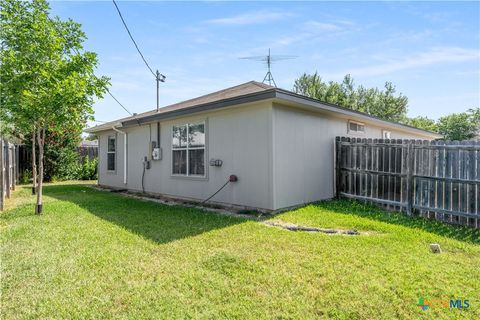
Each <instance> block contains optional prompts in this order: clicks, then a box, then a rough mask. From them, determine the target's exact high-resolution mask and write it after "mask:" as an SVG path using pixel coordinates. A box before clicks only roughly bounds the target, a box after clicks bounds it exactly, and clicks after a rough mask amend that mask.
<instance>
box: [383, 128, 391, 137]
mask: <svg viewBox="0 0 480 320" xmlns="http://www.w3.org/2000/svg"><path fill="white" fill-rule="evenodd" d="M391 136H392V132H390V131H388V130H382V139H391V138H390V137H391Z"/></svg>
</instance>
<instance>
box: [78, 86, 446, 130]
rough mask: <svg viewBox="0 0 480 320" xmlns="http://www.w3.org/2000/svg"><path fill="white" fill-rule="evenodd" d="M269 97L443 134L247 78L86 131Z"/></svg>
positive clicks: (107, 128)
mask: <svg viewBox="0 0 480 320" xmlns="http://www.w3.org/2000/svg"><path fill="white" fill-rule="evenodd" d="M266 99H275V100H279V101H284V102H290V103H292V104H299V105H306V106H309V107H312V108H314V109H321V110H325V111H330V112H334V113H341V114H344V115H347V116H354V117H356V118H361V119H363V120H365V121H374V122H377V123H379V124H383V125H387V126H393V127H397V128H399V129H403V130H407V131H414V132H417V133H419V134H423V135H426V136H431V137H436V138H441V137H442V136H441V135H439V134H437V133H434V132H430V131H426V130H422V129H418V128H415V127H412V126H408V125H404V124H401V123H398V122H393V121H388V120H383V119H380V118H377V117H374V116H371V115H369V114H366V113H363V112H359V111H355V110H352V109H348V108H345V107H341V106H338V105H334V104H331V103H326V102H322V101H320V100H316V99H313V98H309V97H306V96H303V95H300V94H296V93H294V92H291V91H288V90H284V89H279V88H275V87H272V86H269V85H266V84H264V83H260V82H256V81H250V82H246V83H243V84H241V85H238V86H234V87H230V88H227V89H224V90H221V91H217V92H213V93H210V94H207V95H204V96H200V97H198V98H194V99H190V100H186V101H183V102H179V103H176V104H172V105H169V106H167V107H163V108H160V109H159V110H158V111H157V110H152V111H148V112H144V113H141V114H137V115H134V116H131V117H127V118H123V119H119V120H116V121H111V122H107V123H104V124H101V125H98V126H95V127H92V128H88V129H86V130H85V131H86V132H99V131H105V130H110V129H111V128H112V126H130V125H139V124H144V123H149V122H154V121H159V120H162V119H166V118H171V117H178V116H183V115H187V114H191V113H195V112H201V111H207V110H214V109H220V108H225V107H231V106H234V105H239V104H243V103H249V102H256V101H261V100H266Z"/></svg>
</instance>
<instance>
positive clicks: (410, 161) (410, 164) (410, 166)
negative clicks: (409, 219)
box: [405, 140, 415, 216]
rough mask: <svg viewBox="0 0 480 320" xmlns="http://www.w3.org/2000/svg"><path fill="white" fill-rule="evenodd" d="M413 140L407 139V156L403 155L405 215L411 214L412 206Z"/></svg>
mask: <svg viewBox="0 0 480 320" xmlns="http://www.w3.org/2000/svg"><path fill="white" fill-rule="evenodd" d="M413 144H414V142H413V141H411V140H410V141H409V142H408V147H407V156H406V157H405V161H407V215H409V216H411V215H412V211H413V210H412V207H413V187H414V185H413V170H414V168H413V166H414V159H415V154H414V152H415V149H414V147H413Z"/></svg>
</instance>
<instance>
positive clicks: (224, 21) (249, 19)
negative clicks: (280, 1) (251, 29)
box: [206, 11, 292, 25]
mask: <svg viewBox="0 0 480 320" xmlns="http://www.w3.org/2000/svg"><path fill="white" fill-rule="evenodd" d="M290 16H292V13H290V12H281V11H256V12H248V13H243V14H239V15H236V16H232V17H225V18H218V19H212V20H207V21H206V22H207V23H210V24H218V25H249V24H262V23H268V22H272V21H278V20H281V19H285V18H287V17H290Z"/></svg>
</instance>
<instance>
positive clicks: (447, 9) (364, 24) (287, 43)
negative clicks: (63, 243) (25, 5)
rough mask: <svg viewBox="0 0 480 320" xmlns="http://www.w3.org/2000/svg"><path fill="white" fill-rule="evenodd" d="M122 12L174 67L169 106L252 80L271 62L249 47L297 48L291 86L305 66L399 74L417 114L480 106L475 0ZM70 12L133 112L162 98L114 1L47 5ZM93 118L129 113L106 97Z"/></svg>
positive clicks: (287, 70)
mask: <svg viewBox="0 0 480 320" xmlns="http://www.w3.org/2000/svg"><path fill="white" fill-rule="evenodd" d="M118 5H119V7H120V9H121V10H122V13H123V15H124V18H125V19H126V21H127V24H128V25H129V27H130V30H131V32H132V33H133V35H134V37H135V39H136V41H137V43H138V44H139V46H140V48H141V50H142V51H143V53H144V55H145V57H146V59H147V61H148V62H149V63H150V65H151V66H152V67H153V68H154V69H157V68H158V69H159V70H160V72H162V73H164V74H165V75H166V76H167V81H166V82H165V83H163V84H161V91H160V92H161V93H160V94H161V98H160V100H161V106H166V105H168V104H171V103H175V102H178V101H182V100H185V99H189V98H193V97H196V96H198V95H202V94H206V93H209V92H212V91H215V90H220V89H223V88H225V87H228V86H233V85H236V84H240V83H243V82H246V81H250V80H257V81H261V80H263V77H264V75H265V72H266V71H265V69H264V67H263V66H262V65H261V64H260V63H258V62H254V61H248V60H241V59H239V58H240V57H244V56H251V55H254V56H257V55H262V54H266V53H267V51H268V48H271V49H272V54H279V55H280V54H281V55H284V54H286V55H296V56H298V57H297V58H296V59H293V60H286V61H281V62H278V63H277V64H275V65H274V66H273V70H272V71H273V75H274V77H275V80H276V82H277V85H278V86H279V87H281V88H285V89H291V88H292V86H293V82H294V80H295V78H297V77H298V76H299V75H301V74H302V73H303V72H315V71H318V72H319V74H320V75H321V76H322V78H323V79H324V80H327V81H330V80H334V81H338V80H341V79H342V78H343V76H344V75H345V74H347V73H349V74H351V75H352V76H353V78H354V79H355V82H356V83H357V84H363V85H365V86H377V87H381V86H383V84H384V82H385V81H392V82H393V83H394V84H395V85H396V86H397V90H398V91H399V92H402V93H403V94H405V95H406V96H407V97H408V98H409V115H410V116H417V115H425V116H429V117H431V118H438V117H440V116H442V115H446V114H449V113H453V112H461V111H464V110H466V109H468V108H471V107H480V3H479V2H124V1H119V2H118ZM51 6H52V14H53V15H58V16H60V17H61V18H63V19H66V18H72V19H73V20H75V21H77V22H80V23H81V24H82V25H83V30H84V31H85V33H86V34H87V36H88V41H87V42H86V44H85V48H86V49H87V50H90V51H94V52H97V53H98V55H99V59H100V66H99V69H98V71H97V74H99V75H107V76H109V77H111V82H112V87H111V92H112V93H114V95H115V96H116V97H117V98H118V99H119V100H120V101H121V102H122V103H123V104H124V105H125V106H126V107H127V108H128V109H129V110H130V111H132V112H137V113H140V112H143V111H147V110H151V109H154V108H155V97H156V91H155V88H156V86H155V81H154V78H153V76H152V75H151V74H150V73H149V71H148V70H147V68H146V67H145V65H144V64H143V62H142V61H141V59H140V57H139V55H138V53H137V52H136V51H135V48H134V46H133V44H132V43H131V41H130V39H129V38H128V35H127V33H126V31H125V30H124V28H123V26H122V24H121V21H120V19H119V17H118V15H117V13H116V11H115V7H114V6H113V4H112V2H111V1H104V2H67V1H56V2H52V3H51ZM95 115H96V119H97V120H102V121H108V120H114V119H116V118H120V117H123V116H126V115H127V114H126V113H125V111H123V110H122V109H121V108H120V107H119V106H118V105H116V103H115V102H114V101H113V100H112V99H111V98H110V97H109V96H107V97H105V99H103V100H101V101H98V102H97V103H96V104H95Z"/></svg>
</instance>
